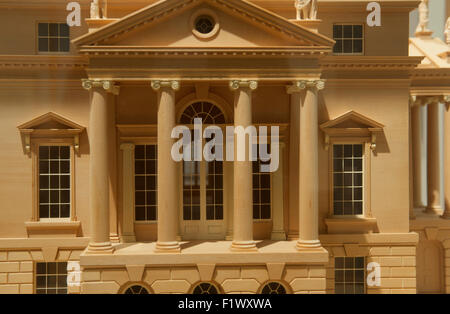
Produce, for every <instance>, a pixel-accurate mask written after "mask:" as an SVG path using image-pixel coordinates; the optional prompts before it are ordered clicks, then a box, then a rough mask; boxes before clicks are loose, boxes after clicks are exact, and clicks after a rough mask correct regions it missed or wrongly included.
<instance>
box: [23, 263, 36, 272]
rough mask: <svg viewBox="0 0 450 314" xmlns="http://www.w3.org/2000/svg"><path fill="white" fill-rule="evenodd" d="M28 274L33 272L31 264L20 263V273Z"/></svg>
mask: <svg viewBox="0 0 450 314" xmlns="http://www.w3.org/2000/svg"><path fill="white" fill-rule="evenodd" d="M27 271H28V272H30V271H33V262H21V263H20V272H27Z"/></svg>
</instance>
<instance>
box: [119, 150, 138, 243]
mask: <svg viewBox="0 0 450 314" xmlns="http://www.w3.org/2000/svg"><path fill="white" fill-rule="evenodd" d="M134 147H135V146H134V144H133V143H123V144H122V145H120V149H121V150H122V152H123V154H122V242H125V243H127V242H136V235H135V233H134V197H133V195H134V182H133V177H134V173H133V169H134V168H133V163H134V158H133V157H134Z"/></svg>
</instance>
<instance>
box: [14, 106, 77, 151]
mask: <svg viewBox="0 0 450 314" xmlns="http://www.w3.org/2000/svg"><path fill="white" fill-rule="evenodd" d="M17 128H18V129H19V131H20V133H21V135H22V137H23V141H24V147H25V151H26V152H27V153H29V152H30V143H31V138H33V137H37V138H67V137H69V138H72V137H73V139H74V146H75V149H76V150H77V149H78V146H79V136H80V134H81V133H83V131H84V130H85V127H83V126H81V125H79V124H77V123H75V122H73V121H71V120H69V119H67V118H64V117H62V116H60V115H58V114H56V113H54V112H48V113H46V114H43V115H41V116H38V117H36V118H34V119H32V120H30V121H28V122H25V123H23V124H21V125H19V126H18V127H17Z"/></svg>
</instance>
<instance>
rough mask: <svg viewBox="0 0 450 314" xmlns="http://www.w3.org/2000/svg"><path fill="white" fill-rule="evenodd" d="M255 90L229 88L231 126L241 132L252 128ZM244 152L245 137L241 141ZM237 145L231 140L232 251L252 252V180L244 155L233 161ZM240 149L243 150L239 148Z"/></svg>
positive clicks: (250, 85) (246, 85)
mask: <svg viewBox="0 0 450 314" xmlns="http://www.w3.org/2000/svg"><path fill="white" fill-rule="evenodd" d="M257 87H258V83H257V82H256V81H232V82H230V88H231V90H233V91H234V92H235V95H234V96H235V97H234V125H235V127H238V126H241V127H243V128H244V129H245V128H247V127H248V126H250V125H252V91H254V90H255V89H256V88H257ZM245 143H246V145H245V148H246V151H247V150H248V148H249V137H247V136H246V140H245ZM237 145H238V143H237V140H236V136H235V140H234V178H233V180H234V207H233V210H234V219H233V223H234V229H233V242H232V245H231V249H232V250H239V251H242V250H256V244H255V241H253V183H252V182H253V178H252V161H251V160H249V158H248V154H245V155H246V156H245V160H244V161H238V160H237V151H238V146H237ZM239 149H243V147H239Z"/></svg>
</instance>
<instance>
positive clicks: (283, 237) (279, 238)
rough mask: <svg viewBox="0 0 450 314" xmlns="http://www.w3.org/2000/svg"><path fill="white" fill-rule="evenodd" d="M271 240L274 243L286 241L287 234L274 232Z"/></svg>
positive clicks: (281, 231) (280, 231)
mask: <svg viewBox="0 0 450 314" xmlns="http://www.w3.org/2000/svg"><path fill="white" fill-rule="evenodd" d="M270 239H271V240H273V241H286V233H285V232H284V231H283V230H279V231H272V233H271V235H270Z"/></svg>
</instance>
